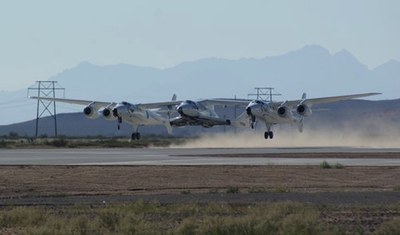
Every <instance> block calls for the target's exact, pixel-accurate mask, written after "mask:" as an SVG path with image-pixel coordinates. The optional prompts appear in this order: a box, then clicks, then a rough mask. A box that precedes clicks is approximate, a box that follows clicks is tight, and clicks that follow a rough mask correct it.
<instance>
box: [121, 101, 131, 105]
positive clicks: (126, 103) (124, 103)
mask: <svg viewBox="0 0 400 235" xmlns="http://www.w3.org/2000/svg"><path fill="white" fill-rule="evenodd" d="M121 104H123V105H131V104H130V103H128V102H126V101H123V102H121Z"/></svg>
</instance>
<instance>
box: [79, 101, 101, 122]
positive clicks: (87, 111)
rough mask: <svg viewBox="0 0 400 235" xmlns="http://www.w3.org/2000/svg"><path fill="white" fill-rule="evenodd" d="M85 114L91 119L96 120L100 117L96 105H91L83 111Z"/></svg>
mask: <svg viewBox="0 0 400 235" xmlns="http://www.w3.org/2000/svg"><path fill="white" fill-rule="evenodd" d="M83 114H84V115H85V116H86V117H87V118H89V119H96V118H98V117H99V114H98V113H97V110H96V107H95V105H94V104H90V105H88V106H86V107H85V108H84V109H83Z"/></svg>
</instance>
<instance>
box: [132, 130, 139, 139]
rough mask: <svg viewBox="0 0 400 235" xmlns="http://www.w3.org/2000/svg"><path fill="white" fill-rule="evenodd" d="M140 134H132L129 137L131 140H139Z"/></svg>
mask: <svg viewBox="0 0 400 235" xmlns="http://www.w3.org/2000/svg"><path fill="white" fill-rule="evenodd" d="M140 138H141V136H140V132H133V133H132V135H131V140H140Z"/></svg>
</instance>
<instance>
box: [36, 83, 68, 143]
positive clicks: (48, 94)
mask: <svg viewBox="0 0 400 235" xmlns="http://www.w3.org/2000/svg"><path fill="white" fill-rule="evenodd" d="M32 92H34V93H33V94H35V95H37V97H38V100H37V107H36V110H37V111H36V132H35V135H36V138H37V137H38V134H39V119H40V118H41V117H42V116H43V115H44V114H45V113H48V114H50V116H51V117H52V118H53V119H54V136H56V137H57V113H56V102H55V101H53V100H50V101H49V100H43V99H40V98H56V96H57V94H58V93H60V92H62V93H63V97H64V96H65V89H64V88H62V87H60V86H59V85H58V84H57V82H56V81H36V84H35V85H32V86H31V87H29V88H28V96H30V95H31V93H32ZM51 108H53V110H51Z"/></svg>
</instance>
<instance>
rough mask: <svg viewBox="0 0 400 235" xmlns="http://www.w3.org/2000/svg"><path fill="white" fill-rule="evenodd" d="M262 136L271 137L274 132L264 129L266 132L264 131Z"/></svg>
mask: <svg viewBox="0 0 400 235" xmlns="http://www.w3.org/2000/svg"><path fill="white" fill-rule="evenodd" d="M264 138H265V139H268V138H270V139H273V138H274V132H272V131H266V132H265V133H264Z"/></svg>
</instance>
